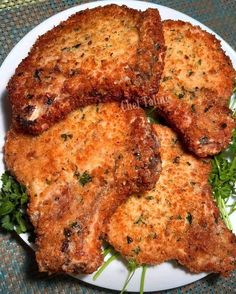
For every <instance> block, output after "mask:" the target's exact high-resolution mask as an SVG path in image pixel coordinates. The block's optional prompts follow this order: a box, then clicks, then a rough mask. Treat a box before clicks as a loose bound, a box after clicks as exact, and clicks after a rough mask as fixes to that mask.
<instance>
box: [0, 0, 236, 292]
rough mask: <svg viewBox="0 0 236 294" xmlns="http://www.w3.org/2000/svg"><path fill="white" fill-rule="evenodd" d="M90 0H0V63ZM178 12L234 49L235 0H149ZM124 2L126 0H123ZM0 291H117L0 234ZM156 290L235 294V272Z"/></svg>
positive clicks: (12, 238)
mask: <svg viewBox="0 0 236 294" xmlns="http://www.w3.org/2000/svg"><path fill="white" fill-rule="evenodd" d="M87 2H91V1H76V0H46V1H45V0H0V24H1V35H0V64H1V63H2V62H3V60H4V59H5V58H6V56H7V54H8V53H9V52H10V50H11V49H12V48H13V47H14V45H15V44H16V43H17V42H18V41H19V40H20V39H21V38H22V37H23V36H24V35H25V34H26V33H27V32H29V31H30V30H31V29H32V28H33V27H35V26H36V25H37V24H39V23H40V22H42V21H43V20H45V19H46V18H48V17H50V16H52V15H53V14H55V13H57V12H59V11H62V10H64V9H67V8H69V7H72V6H75V5H78V4H81V3H87ZM149 2H153V3H158V4H162V5H165V6H168V7H171V8H173V9H176V10H178V11H181V12H184V13H186V14H188V15H190V16H192V17H193V18H195V19H197V20H199V21H200V22H202V23H203V24H205V25H207V26H208V27H209V28H211V29H212V30H214V31H215V32H216V33H217V34H219V35H220V36H221V37H222V38H223V39H224V40H225V41H226V42H228V43H229V44H230V45H231V46H232V47H233V48H234V49H236V38H235V36H236V22H235V21H236V1H235V0H231V1H230V0H209V1H208V0H190V1H188V0H159V1H149ZM127 3H128V1H127ZM0 293H1V294H8V293H17V294H18V293H22V294H23V293H25V294H29V293H60V294H62V293H77V294H80V293H83V294H84V293H89V294H102V293H104V294H105V293H117V292H113V291H111V290H104V289H101V288H97V287H92V286H90V285H87V284H85V283H82V282H81V281H77V280H75V279H73V278H70V277H68V276H50V277H48V276H47V275H44V274H40V273H38V271H37V265H36V263H35V258H34V253H33V252H32V250H31V249H29V248H28V247H27V246H26V245H25V244H24V243H23V242H22V241H21V239H20V238H19V237H18V236H16V235H14V234H13V235H11V234H4V233H3V232H0ZM159 293H178V294H179V293H236V271H235V272H234V273H232V274H231V276H230V277H227V278H221V277H219V276H216V275H210V276H208V277H206V278H204V279H202V280H200V281H197V282H195V283H193V284H190V285H187V286H184V287H181V288H178V289H174V290H169V291H162V292H159Z"/></svg>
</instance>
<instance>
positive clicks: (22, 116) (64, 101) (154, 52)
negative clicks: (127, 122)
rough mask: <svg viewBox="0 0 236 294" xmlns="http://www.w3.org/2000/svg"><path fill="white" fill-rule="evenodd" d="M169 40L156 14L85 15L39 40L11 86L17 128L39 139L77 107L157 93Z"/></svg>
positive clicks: (113, 10)
mask: <svg viewBox="0 0 236 294" xmlns="http://www.w3.org/2000/svg"><path fill="white" fill-rule="evenodd" d="M164 52H165V46H164V37H163V32H162V23H161V20H160V15H159V12H158V10H156V9H147V10H146V11H144V12H141V11H137V10H134V9H130V8H127V7H126V6H121V7H120V6H117V5H108V6H105V7H97V8H94V9H90V10H88V9H87V10H85V11H81V12H78V13H76V14H75V15H72V16H71V17H70V18H69V19H68V20H66V21H64V22H62V23H61V24H60V25H58V26H57V27H55V28H54V29H52V30H50V31H49V32H47V33H46V34H44V35H43V36H41V37H39V39H38V40H37V42H36V43H35V45H34V46H33V48H32V49H31V51H30V53H29V55H28V57H27V58H26V59H24V60H23V61H22V62H21V64H20V65H19V66H18V68H17V69H16V72H15V75H14V76H13V77H12V79H11V80H10V82H9V84H8V91H9V96H10V100H11V103H12V109H13V120H14V124H15V126H18V127H19V128H21V129H22V130H23V131H26V132H29V133H33V134H39V133H41V132H43V131H44V130H46V129H47V128H49V127H50V126H51V125H52V124H53V123H54V122H56V121H59V120H60V119H62V118H63V117H64V116H65V115H67V114H68V113H69V112H70V111H72V110H73V109H75V108H77V107H81V106H86V105H88V104H91V103H97V102H107V101H113V100H117V101H120V100H121V99H128V100H135V101H136V100H137V99H141V98H142V97H148V96H150V95H153V94H155V93H157V91H158V88H159V81H160V78H161V74H162V70H163V66H164Z"/></svg>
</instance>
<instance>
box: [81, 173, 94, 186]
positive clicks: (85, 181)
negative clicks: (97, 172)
mask: <svg viewBox="0 0 236 294" xmlns="http://www.w3.org/2000/svg"><path fill="white" fill-rule="evenodd" d="M91 181H92V176H91V175H90V174H89V173H88V172H87V171H85V172H84V173H83V174H82V175H81V176H80V177H79V182H80V184H81V185H82V186H85V185H86V184H88V183H89V182H91Z"/></svg>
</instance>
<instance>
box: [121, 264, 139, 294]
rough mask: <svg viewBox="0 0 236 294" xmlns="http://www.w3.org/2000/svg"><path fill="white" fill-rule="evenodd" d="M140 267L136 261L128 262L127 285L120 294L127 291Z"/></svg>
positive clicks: (125, 284)
mask: <svg viewBox="0 0 236 294" xmlns="http://www.w3.org/2000/svg"><path fill="white" fill-rule="evenodd" d="M138 267H139V266H138V265H137V263H136V262H135V261H134V260H129V261H128V264H127V268H128V276H127V278H126V280H125V283H124V286H123V288H122V290H121V292H120V294H123V293H124V292H125V291H126V287H127V286H128V284H129V282H130V280H131V279H132V278H133V275H134V273H135V271H136V269H137V268H138Z"/></svg>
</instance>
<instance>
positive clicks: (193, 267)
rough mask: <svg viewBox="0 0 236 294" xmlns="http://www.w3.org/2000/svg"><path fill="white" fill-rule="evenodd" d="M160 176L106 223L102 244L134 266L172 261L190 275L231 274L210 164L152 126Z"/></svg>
mask: <svg viewBox="0 0 236 294" xmlns="http://www.w3.org/2000/svg"><path fill="white" fill-rule="evenodd" d="M155 130H156V133H157V134H158V136H159V138H160V142H161V148H160V155H161V159H162V172H161V175H160V178H159V180H158V182H157V184H156V186H155V187H154V188H153V189H152V190H150V191H148V192H145V193H142V194H139V193H137V194H135V195H133V196H131V197H130V198H128V200H127V201H126V202H125V203H124V204H122V205H121V206H120V207H119V208H118V209H117V210H116V212H115V213H114V215H113V216H112V217H111V219H110V222H109V224H108V228H107V240H108V241H109V242H110V244H111V245H112V246H114V248H115V249H116V250H117V251H118V252H120V253H121V255H122V256H124V257H126V258H127V259H129V260H130V259H131V260H134V261H136V262H137V263H138V264H150V265H154V264H160V263H162V262H164V261H168V260H177V261H178V262H179V263H180V264H182V265H184V266H186V267H187V268H188V269H189V270H190V271H191V272H202V271H204V272H217V273H221V274H224V275H226V274H228V273H229V272H230V271H232V270H234V269H236V236H235V235H234V234H233V233H232V232H230V231H229V230H228V229H227V228H226V226H225V224H224V223H223V222H222V220H221V218H220V214H219V210H218V208H217V207H216V204H215V202H214V200H213V197H212V191H211V187H210V184H209V183H208V176H209V174H210V172H211V163H210V161H209V160H207V159H198V158H196V157H194V156H193V155H191V154H190V153H187V152H186V151H185V150H184V148H183V147H182V146H181V144H180V142H179V140H178V137H177V136H176V134H175V133H174V132H173V131H172V130H171V129H169V128H168V127H164V126H161V125H156V126H155Z"/></svg>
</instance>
